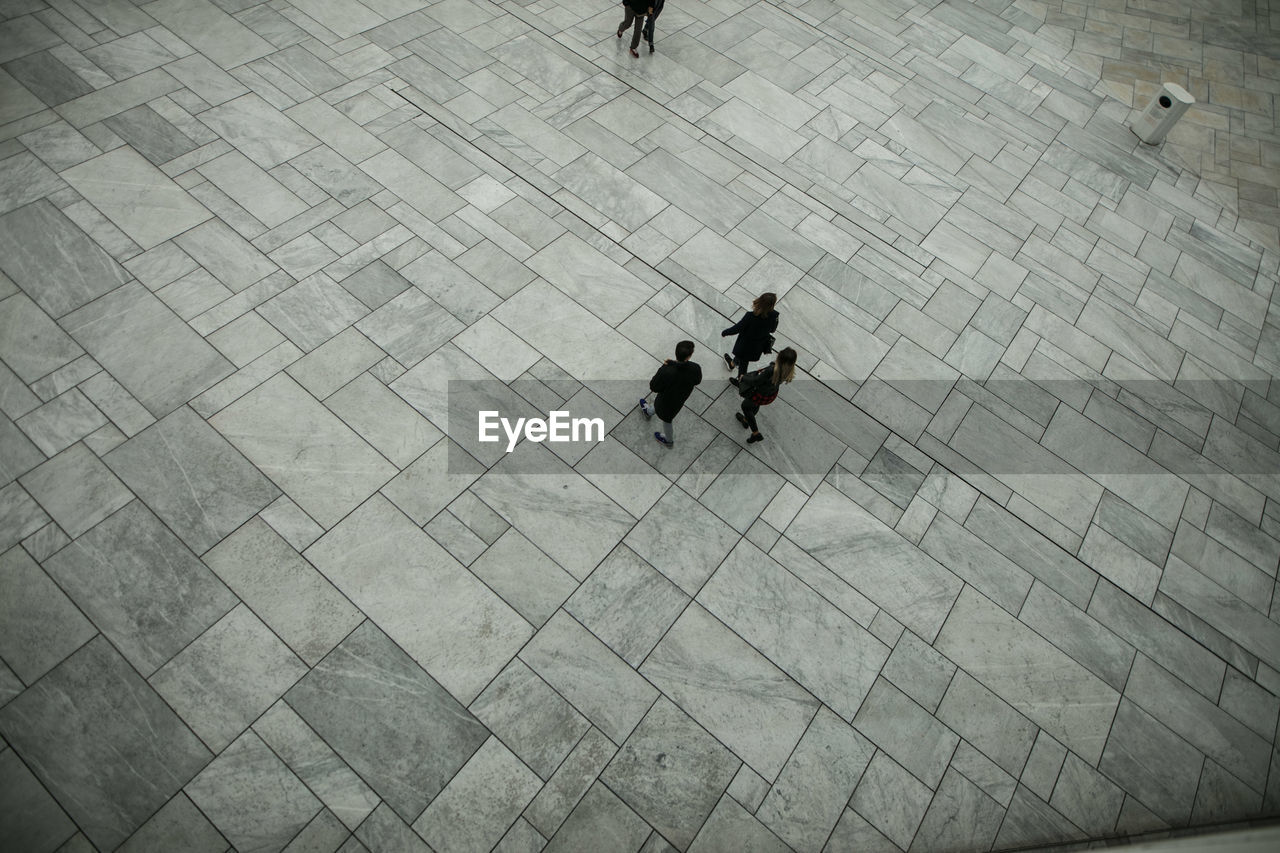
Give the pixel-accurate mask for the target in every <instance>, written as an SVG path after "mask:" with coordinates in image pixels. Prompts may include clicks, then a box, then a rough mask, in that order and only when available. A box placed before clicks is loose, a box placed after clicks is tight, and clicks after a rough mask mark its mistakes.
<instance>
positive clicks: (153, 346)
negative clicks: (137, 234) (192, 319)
mask: <svg viewBox="0 0 1280 853" xmlns="http://www.w3.org/2000/svg"><path fill="white" fill-rule="evenodd" d="M62 327H63V328H64V329H66V330H67V332H68V333H69V334H70V335H71V337H73V338H75V339H76V342H77V343H79V344H80V345H81V346H83V347H84V348H85V349H86V350H88V351H89V353H90V354H91V355H92V356H93V357H94V358H95V359H96V360H97V361H98V363H99V364H101V365H102V366H103V367H105V368H106V369H107V370H109V371H111V373H112V375H113V376H115V377H116V379H117V380H118V381H119V382H120V384H121V385H123V386H124V387H125V388H126V389H128V391H129V393H131V394H133V396H135V397H137V398H138V401H139V402H140V403H142V404H143V405H144V406H146V407H147V410H148V411H149V412H151V414H153V415H155V416H156V417H163V416H164V415H167V414H169V413H170V412H172V411H173V410H174V409H176V408H178V407H179V406H181V405H182V404H183V403H185V402H187V401H188V400H190V399H191V398H192V397H194V396H196V395H197V394H199V393H200V392H201V391H204V390H205V389H206V388H209V387H210V386H212V385H213V384H214V383H216V382H218V381H219V380H221V379H223V378H224V377H226V376H227V375H229V374H230V373H231V372H232V366H231V363H230V362H229V361H227V360H226V359H225V358H223V357H222V356H221V355H220V354H219V353H218V351H217V350H216V349H214V348H213V347H212V346H210V345H209V344H208V343H206V342H205V341H204V339H203V338H201V337H200V336H199V335H197V334H196V333H195V332H193V331H192V330H191V327H190V326H188V325H187V324H185V323H183V322H182V320H181V319H179V317H178V316H177V315H176V314H174V313H173V311H171V310H170V309H169V308H168V307H167V306H166V305H165V304H164V303H163V302H161V301H160V300H159V299H158V298H156V297H155V295H153V294H151V293H149V292H148V291H147V289H146V288H145V287H143V286H142V285H141V284H138V283H137V282H131V283H129V284H127V285H125V286H124V287H121V288H118V289H116V290H114V291H112V292H111V293H110V294H108V295H107V296H105V297H103V298H101V299H98V300H97V301H95V302H92V303H90V304H88V305H85V306H84V307H83V308H80V309H79V310H77V311H75V312H73V313H72V314H70V315H68V316H67V317H65V318H63V320H62Z"/></svg>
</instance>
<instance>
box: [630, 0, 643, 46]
mask: <svg viewBox="0 0 1280 853" xmlns="http://www.w3.org/2000/svg"><path fill="white" fill-rule="evenodd" d="M629 8H630V7H628V9H629ZM629 14H631V15H633V16H634V17H635V19H636V26H635V32H633V33H632V34H631V52H632V53H635V52H636V47H638V46H639V44H640V34H641V33H642V32H643V31H644V17H643V16H642V15H637V14H636V13H635V12H629Z"/></svg>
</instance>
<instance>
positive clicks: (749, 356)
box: [720, 293, 778, 384]
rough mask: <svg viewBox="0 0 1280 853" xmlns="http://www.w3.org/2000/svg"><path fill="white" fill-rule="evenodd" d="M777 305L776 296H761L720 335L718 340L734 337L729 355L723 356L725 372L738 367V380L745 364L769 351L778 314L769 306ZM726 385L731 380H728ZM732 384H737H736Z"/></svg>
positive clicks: (776, 325) (765, 294)
mask: <svg viewBox="0 0 1280 853" xmlns="http://www.w3.org/2000/svg"><path fill="white" fill-rule="evenodd" d="M777 302H778V295H777V294H776V293H762V294H760V295H759V296H757V297H756V298H755V301H753V302H752V303H751V310H750V311H748V312H747V313H745V314H743V315H742V319H741V320H739V321H738V322H736V323H734V324H733V325H732V326H730V327H729V328H727V329H725V330H724V331H723V332H721V333H720V337H722V338H727V337H728V336H729V335H737V336H738V339H737V340H736V341H734V343H733V354H732V355H730V354H729V353H725V354H724V361H725V364H727V365H729V369H730V370H733V369H734V368H735V367H736V368H738V377H739V378H741V377H742V374H744V373H746V372H747V365H748V364H750V363H751V362H753V361H756V360H757V359H759V358H760V356H762V355H764V354H765V353H766V352H769V351H770V347H769V343H770V341H769V338H770V337H771V336H772V335H773V333H774V332H776V331H777V330H778V312H777V311H775V310H773V306H774V305H776V304H777ZM729 381H730V382H733V381H734V380H732V379H730V380H729ZM734 384H737V383H736V382H735V383H734Z"/></svg>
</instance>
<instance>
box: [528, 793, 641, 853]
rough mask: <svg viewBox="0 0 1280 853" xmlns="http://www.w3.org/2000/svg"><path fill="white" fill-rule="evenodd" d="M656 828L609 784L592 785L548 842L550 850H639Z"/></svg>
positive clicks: (623, 852) (627, 852)
mask: <svg viewBox="0 0 1280 853" xmlns="http://www.w3.org/2000/svg"><path fill="white" fill-rule="evenodd" d="M651 831H652V830H651V829H650V827H649V824H647V823H645V822H644V820H643V819H642V818H641V817H640V816H638V815H637V814H636V813H635V812H633V811H632V810H631V809H630V808H628V807H627V804H626V803H624V802H623V801H622V800H620V799H618V798H617V796H615V795H614V794H613V793H612V792H611V791H610V790H609V789H608V788H606V787H605V786H604V785H601V784H599V783H597V784H595V785H592V786H591V788H590V790H588V791H587V793H586V796H584V797H583V798H582V799H581V800H580V801H579V802H578V804H577V806H576V807H575V808H574V809H573V811H572V812H571V813H570V814H569V817H568V819H567V820H566V821H565V822H564V824H562V825H561V827H560V829H559V830H558V831H557V832H556V833H555V835H553V836H552V837H551V839H550V840H549V841H548V842H547V846H546V847H544V848H543V850H545V851H547V853H571V851H575V850H583V849H588V848H595V847H597V846H600V847H603V848H605V849H608V850H617V851H619V853H635V851H637V850H639V849H640V846H641V845H642V844H644V842H645V839H646V838H648V837H649V834H650V832H651Z"/></svg>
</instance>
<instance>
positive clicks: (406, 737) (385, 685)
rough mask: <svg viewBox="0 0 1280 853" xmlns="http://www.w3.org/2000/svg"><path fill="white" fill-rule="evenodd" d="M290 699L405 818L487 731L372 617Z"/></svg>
mask: <svg viewBox="0 0 1280 853" xmlns="http://www.w3.org/2000/svg"><path fill="white" fill-rule="evenodd" d="M285 699H286V700H287V701H288V703H289V704H290V705H291V706H292V707H293V708H294V709H295V710H296V711H297V712H298V714H299V715H300V716H301V717H302V718H303V719H304V720H306V721H307V723H308V724H309V725H310V726H311V727H312V728H314V729H315V730H316V731H317V732H319V733H320V735H321V736H322V737H323V738H325V740H326V741H328V742H329V744H330V745H331V746H333V748H334V749H335V750H336V751H337V753H338V754H339V755H340V756H342V758H343V759H344V760H345V761H346V762H347V763H348V764H350V765H351V767H352V768H353V769H354V770H355V771H356V772H357V773H359V774H360V775H361V776H362V777H363V778H364V779H365V780H366V781H367V782H368V783H369V784H370V785H371V786H372V787H373V789H374V790H375V791H377V792H378V794H379V795H380V796H381V797H382V798H383V799H384V800H386V801H387V803H388V804H389V805H390V806H391V807H392V808H393V809H395V810H396V813H397V814H399V815H400V817H401V818H402V819H404V820H406V821H412V820H414V819H415V818H417V817H418V815H419V814H421V813H422V810H423V809H424V808H425V807H426V806H427V804H428V803H430V802H431V801H432V800H433V799H435V797H436V795H437V794H439V793H440V791H441V790H443V789H444V787H445V785H446V784H447V783H448V782H449V780H450V779H451V778H452V777H453V775H454V774H455V773H456V772H457V771H458V770H459V769H460V768H461V767H462V766H463V765H464V764H466V762H467V760H468V759H469V758H470V757H471V755H472V754H473V753H474V752H475V751H476V750H477V749H479V748H480V746H481V744H483V743H484V741H485V739H486V737H487V736H488V733H487V732H486V731H485V728H484V726H482V725H481V724H480V723H479V722H478V721H477V720H476V719H475V718H474V717H472V716H471V715H470V714H469V713H467V711H466V709H465V708H463V707H462V706H461V705H459V704H458V703H457V700H455V699H454V698H453V697H451V696H450V695H449V694H448V693H447V692H446V691H445V690H444V689H443V688H442V687H441V686H440V685H439V684H437V683H436V682H435V681H434V680H432V678H431V677H430V676H429V675H427V674H426V673H425V672H423V670H422V668H421V667H419V666H418V665H417V664H416V663H414V662H413V660H412V659H411V658H409V656H408V655H406V654H405V653H404V652H403V651H401V650H400V649H398V648H397V647H396V646H395V645H394V644H393V643H392V642H391V641H390V640H389V639H388V638H387V636H386V635H385V634H383V633H382V632H381V631H379V630H378V629H377V627H376V626H375V625H373V623H371V622H366V623H364V624H363V625H361V626H360V627H359V628H357V629H356V630H355V631H354V632H353V633H352V634H351V636H349V637H348V638H347V639H346V640H344V641H343V642H342V644H341V645H339V646H338V648H337V649H336V650H335V651H334V653H333V654H331V655H330V656H329V657H327V658H325V660H324V661H323V662H321V664H320V665H319V666H317V667H315V668H314V669H313V670H312V671H311V673H310V674H309V675H307V677H306V678H304V679H303V680H302V681H301V682H299V683H298V685H297V686H296V687H294V688H293V689H292V690H290V691H289V692H288V693H287V694H286V696H285Z"/></svg>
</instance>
